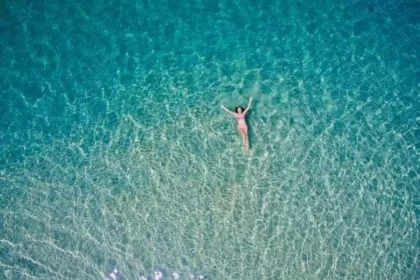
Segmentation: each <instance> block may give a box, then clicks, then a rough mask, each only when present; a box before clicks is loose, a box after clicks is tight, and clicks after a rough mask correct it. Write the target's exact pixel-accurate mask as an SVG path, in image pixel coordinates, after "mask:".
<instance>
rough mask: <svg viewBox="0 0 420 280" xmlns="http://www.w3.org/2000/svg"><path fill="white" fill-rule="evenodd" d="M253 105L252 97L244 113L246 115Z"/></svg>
mask: <svg viewBox="0 0 420 280" xmlns="http://www.w3.org/2000/svg"><path fill="white" fill-rule="evenodd" d="M251 103H252V97H251V98H250V99H249V102H248V107H246V109H245V111H244V114H246V112H248V110H249V108H251Z"/></svg>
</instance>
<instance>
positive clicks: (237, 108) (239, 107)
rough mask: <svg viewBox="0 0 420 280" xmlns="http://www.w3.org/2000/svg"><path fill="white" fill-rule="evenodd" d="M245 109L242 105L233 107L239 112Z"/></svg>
mask: <svg viewBox="0 0 420 280" xmlns="http://www.w3.org/2000/svg"><path fill="white" fill-rule="evenodd" d="M244 111H245V109H244V107H241V106H238V107H236V108H235V112H236V113H238V114H241V113H243V112H244Z"/></svg>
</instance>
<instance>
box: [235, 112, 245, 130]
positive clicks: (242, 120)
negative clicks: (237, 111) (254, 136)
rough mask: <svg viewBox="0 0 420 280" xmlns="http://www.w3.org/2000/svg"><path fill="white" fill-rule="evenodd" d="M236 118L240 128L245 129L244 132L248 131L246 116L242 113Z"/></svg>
mask: <svg viewBox="0 0 420 280" xmlns="http://www.w3.org/2000/svg"><path fill="white" fill-rule="evenodd" d="M236 119H237V120H238V129H239V130H243V131H244V132H248V126H247V125H246V122H245V116H244V115H241V116H239V117H236Z"/></svg>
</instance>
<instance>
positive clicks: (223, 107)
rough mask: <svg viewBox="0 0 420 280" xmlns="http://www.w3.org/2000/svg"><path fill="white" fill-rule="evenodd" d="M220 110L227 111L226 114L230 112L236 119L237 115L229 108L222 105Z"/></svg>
mask: <svg viewBox="0 0 420 280" xmlns="http://www.w3.org/2000/svg"><path fill="white" fill-rule="evenodd" d="M220 108H222V109H223V110H225V111H226V112H228V113H229V114H231V115H232V116H234V117H236V114H235V113H234V112H232V111H230V110H229V109H228V108H226V107H225V106H223V105H220Z"/></svg>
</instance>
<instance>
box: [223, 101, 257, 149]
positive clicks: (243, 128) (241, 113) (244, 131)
mask: <svg viewBox="0 0 420 280" xmlns="http://www.w3.org/2000/svg"><path fill="white" fill-rule="evenodd" d="M251 103H252V98H250V99H249V103H248V107H246V109H244V108H242V107H240V106H239V107H236V108H235V112H232V111H230V110H228V109H227V108H226V107H225V106H223V105H220V107H221V108H222V109H223V110H225V111H226V112H228V113H229V114H231V115H232V116H234V117H236V119H237V120H238V130H239V132H240V133H241V135H242V140H243V143H244V148H245V151H246V152H248V150H249V142H248V126H247V125H246V121H245V115H246V113H247V112H248V110H249V108H250V107H251Z"/></svg>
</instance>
